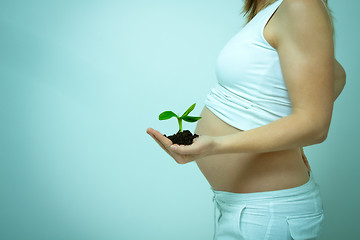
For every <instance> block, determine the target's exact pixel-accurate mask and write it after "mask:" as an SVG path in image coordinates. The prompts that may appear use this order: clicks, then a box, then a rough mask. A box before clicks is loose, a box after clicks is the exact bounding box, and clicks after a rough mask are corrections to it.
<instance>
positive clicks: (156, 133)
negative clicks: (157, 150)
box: [150, 128, 173, 147]
mask: <svg viewBox="0 0 360 240" xmlns="http://www.w3.org/2000/svg"><path fill="white" fill-rule="evenodd" d="M150 132H151V133H152V134H153V135H154V136H155V137H156V138H157V139H158V140H159V141H160V142H162V143H163V144H164V146H166V147H170V145H172V144H173V142H172V141H171V140H170V139H168V138H167V137H165V136H164V135H163V134H162V133H160V132H159V131H157V130H155V129H152V128H151V130H150Z"/></svg>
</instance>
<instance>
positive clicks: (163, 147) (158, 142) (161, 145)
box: [149, 134, 171, 156]
mask: <svg viewBox="0 0 360 240" xmlns="http://www.w3.org/2000/svg"><path fill="white" fill-rule="evenodd" d="M149 135H150V136H151V137H152V138H153V139H154V140H155V141H156V142H157V144H159V146H160V147H161V148H162V149H164V150H165V151H166V152H167V153H168V154H169V155H170V156H171V154H170V151H169V150H168V149H167V148H166V147H165V146H164V145H163V144H162V143H161V142H160V141H159V140H158V139H157V138H156V137H155V136H153V135H152V134H149Z"/></svg>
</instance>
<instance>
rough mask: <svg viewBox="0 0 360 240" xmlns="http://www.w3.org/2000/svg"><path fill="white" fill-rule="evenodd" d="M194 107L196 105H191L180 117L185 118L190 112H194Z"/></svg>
mask: <svg viewBox="0 0 360 240" xmlns="http://www.w3.org/2000/svg"><path fill="white" fill-rule="evenodd" d="M195 105H196V103H194V104H193V105H191V106H190V107H189V108H188V110H186V111H185V112H184V114H183V115H182V116H181V117H185V116H187V115H188V114H189V113H190V112H191V111H192V110H194V108H195Z"/></svg>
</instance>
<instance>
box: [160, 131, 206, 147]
mask: <svg viewBox="0 0 360 240" xmlns="http://www.w3.org/2000/svg"><path fill="white" fill-rule="evenodd" d="M164 136H165V137H167V138H168V139H170V140H171V141H172V142H173V144H179V145H191V144H192V143H193V139H194V138H197V137H199V135H197V134H196V133H195V134H194V135H193V134H192V133H191V132H190V131H189V130H183V131H182V132H180V131H178V132H177V133H176V134H174V135H171V136H166V134H164Z"/></svg>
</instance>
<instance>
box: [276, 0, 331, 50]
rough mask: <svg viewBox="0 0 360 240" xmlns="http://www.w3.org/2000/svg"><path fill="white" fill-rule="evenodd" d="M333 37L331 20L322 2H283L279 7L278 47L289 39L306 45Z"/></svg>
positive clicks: (277, 18) (277, 25) (298, 0)
mask: <svg viewBox="0 0 360 240" xmlns="http://www.w3.org/2000/svg"><path fill="white" fill-rule="evenodd" d="M332 36H333V29H332V25H331V19H330V17H329V15H328V12H327V9H326V7H325V6H324V4H323V2H322V1H321V0H283V2H282V3H281V5H280V6H279V8H278V10H277V17H276V28H275V29H274V42H275V45H276V47H277V46H278V45H279V44H282V42H286V41H288V40H289V39H292V40H294V41H295V40H296V41H297V42H298V43H304V41H303V40H307V41H305V43H306V42H308V41H309V40H313V39H314V38H317V37H318V38H322V39H324V38H332Z"/></svg>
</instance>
